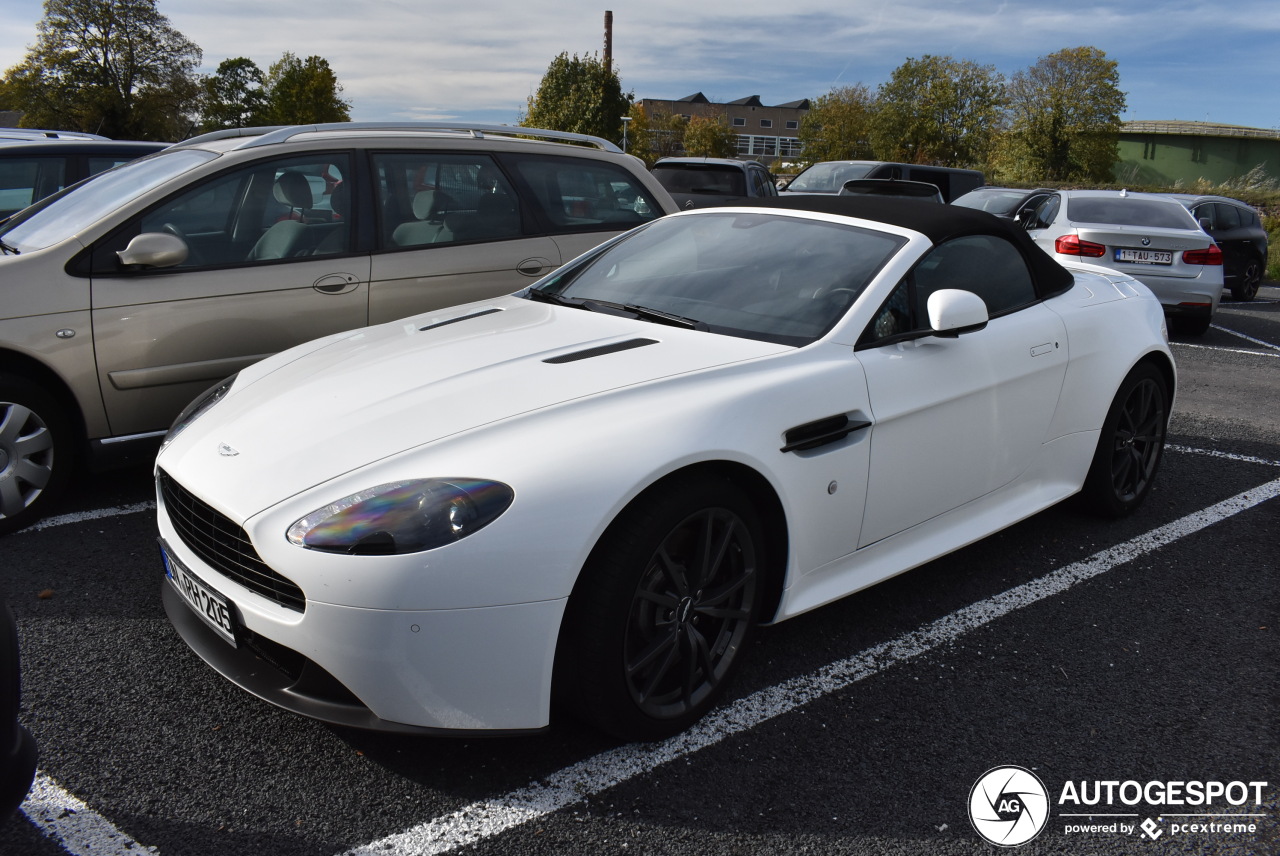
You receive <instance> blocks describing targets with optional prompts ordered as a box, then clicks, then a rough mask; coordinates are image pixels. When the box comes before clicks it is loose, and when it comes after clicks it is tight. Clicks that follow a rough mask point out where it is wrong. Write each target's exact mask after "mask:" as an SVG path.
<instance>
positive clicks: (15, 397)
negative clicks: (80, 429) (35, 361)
mask: <svg viewBox="0 0 1280 856" xmlns="http://www.w3.org/2000/svg"><path fill="white" fill-rule="evenodd" d="M71 448H72V444H71V437H70V425H69V423H68V421H67V419H66V417H65V416H64V415H63V412H62V408H61V407H59V406H58V404H57V402H56V401H55V400H54V399H53V398H52V397H51V396H49V395H48V394H46V393H45V392H44V391H43V390H42V389H40V388H39V387H38V386H36V385H35V384H33V383H31V382H30V381H27V380H25V379H24V378H20V377H16V376H13V375H6V374H0V535H3V534H5V533H8V532H13V531H15V530H17V529H21V528H22V527H24V526H28V525H30V524H32V523H34V522H35V521H37V520H39V519H40V518H41V517H43V516H44V514H45V513H46V511H47V509H48V508H49V507H50V506H51V505H52V504H53V502H54V500H55V499H56V498H57V495H58V494H59V493H60V492H61V490H62V488H63V486H65V485H66V482H67V479H68V477H69V476H70V471H71Z"/></svg>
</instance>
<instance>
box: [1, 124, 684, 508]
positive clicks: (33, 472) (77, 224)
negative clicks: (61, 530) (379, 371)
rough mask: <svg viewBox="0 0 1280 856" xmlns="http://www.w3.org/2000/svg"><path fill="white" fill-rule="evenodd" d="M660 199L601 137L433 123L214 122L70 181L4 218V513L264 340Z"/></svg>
mask: <svg viewBox="0 0 1280 856" xmlns="http://www.w3.org/2000/svg"><path fill="white" fill-rule="evenodd" d="M517 135H518V136H517ZM674 210H676V209H675V204H674V203H673V202H672V201H671V197H670V196H669V195H668V194H667V192H666V191H665V190H663V189H662V187H661V185H659V184H658V183H657V181H656V180H655V179H654V178H652V177H651V176H650V175H649V173H648V172H647V171H646V170H645V167H644V164H643V163H642V162H641V161H640V160H639V159H637V158H634V157H632V156H630V155H626V154H623V153H622V152H621V150H620V149H618V148H617V146H615V145H613V144H612V143H609V142H607V141H605V140H602V139H599V138H595V137H587V136H584V135H580V134H568V133H561V132H554V131H543V130H537V129H532V128H519V127H511V126H475V125H468V126H466V127H459V126H457V125H443V124H439V123H395V124H375V123H338V124H331V125H308V126H298V127H286V128H274V129H271V128H267V129H232V130H229V131H219V132H215V133H212V134H206V135H204V136H200V137H196V138H194V139H191V140H187V141H185V142H183V143H179V144H177V145H175V146H172V147H170V148H168V149H165V150H163V151H161V152H158V153H156V154H154V155H150V156H148V157H145V158H142V159H140V160H137V161H133V162H131V163H129V164H125V165H124V166H121V167H118V168H116V169H114V170H111V171H109V172H106V173H103V174H101V175H99V176H97V177H95V178H93V179H91V180H89V181H86V182H84V183H82V184H79V185H76V186H74V187H70V188H67V189H66V190H64V191H62V192H60V193H58V194H56V195H54V196H53V197H50V198H49V199H46V200H44V201H42V202H40V203H37V204H36V205H33V206H31V207H30V208H27V209H25V210H23V211H21V212H19V213H18V214H16V215H14V216H13V217H11V218H10V219H9V220H7V221H5V222H3V223H0V533H4V532H8V531H12V530H14V529H17V528H20V527H22V526H26V525H28V524H30V523H31V522H33V521H34V520H36V519H37V518H39V517H40V516H42V515H43V514H44V513H45V512H46V509H47V507H48V505H49V503H51V502H52V501H53V500H54V498H55V497H56V494H57V493H58V491H59V489H60V488H61V487H62V486H63V485H64V484H65V482H66V480H67V478H68V477H69V474H70V471H71V465H72V463H73V460H74V459H76V458H83V461H84V462H85V463H87V464H89V465H90V466H93V467H94V468H98V469H102V468H107V467H110V466H116V465H121V464H127V463H130V462H134V461H139V462H141V461H147V460H149V458H150V456H151V454H152V453H153V452H154V450H155V449H156V447H157V446H158V444H159V441H160V439H161V438H162V437H163V435H164V433H165V431H166V429H167V428H168V427H169V424H170V423H171V422H172V420H173V419H174V417H175V416H176V415H177V414H178V413H179V411H181V410H182V408H183V407H184V406H185V405H186V404H187V403H188V402H189V401H191V400H192V399H193V398H195V397H196V396H197V395H198V394H199V393H200V392H202V391H203V390H204V389H206V388H207V387H209V386H210V385H211V384H213V383H215V382H217V381H219V380H221V379H223V378H225V377H227V376H229V375H231V374H234V373H235V372H237V371H239V370H240V369H242V368H244V367H245V366H248V365H250V364H252V363H254V362H256V361H258V360H260V359H262V358H263V357H266V356H268V355H270V354H274V353H276V352H277V351H281V350H284V349H285V348H288V347H291V346H292V345H295V344H298V343H300V342H304V341H307V340H309V339H314V338H318V337H320V336H324V335H328V334H330V333H335V332H340V331H343V330H349V329H352V328H355V327H362V326H365V325H369V324H377V323H381V322H384V321H391V320H394V319H397V318H401V317H405V316H408V315H413V314H416V313H420V312H425V311H429V310H432V309H438V308H441V307H445V306H451V305H454V304H458V303H464V302H467V301H471V300H481V299H484V298H487V297H493V296H497V295H500V294H506V293H510V292H512V291H516V290H519V289H520V288H523V287H524V286H526V285H529V284H531V283H532V282H534V281H535V280H536V279H538V278H539V277H541V276H542V275H544V274H546V273H548V272H550V271H552V270H554V269H556V268H557V267H559V266H560V265H561V264H563V263H564V262H567V261H568V260H570V259H571V258H573V257H575V256H577V255H579V254H580V253H583V252H585V251H586V250H588V249H590V248H592V247H594V246H595V245H597V244H599V243H600V242H601V241H603V240H605V239H607V238H609V237H610V236H612V235H615V234H618V233H620V232H622V231H625V230H627V229H630V228H631V227H633V226H636V225H639V224H641V223H644V222H647V221H649V220H653V219H655V218H657V217H661V216H662V215H664V214H667V213H670V212H672V211H674ZM338 406H340V403H339V404H338Z"/></svg>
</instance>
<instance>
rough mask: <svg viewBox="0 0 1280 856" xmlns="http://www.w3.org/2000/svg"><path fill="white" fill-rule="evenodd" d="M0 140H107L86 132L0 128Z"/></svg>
mask: <svg viewBox="0 0 1280 856" xmlns="http://www.w3.org/2000/svg"><path fill="white" fill-rule="evenodd" d="M0 138H8V139H13V140H33V141H38V140H108V139H110V137H103V136H99V135H98V134H90V133H88V132H87V131H46V130H44V129H43V128H0Z"/></svg>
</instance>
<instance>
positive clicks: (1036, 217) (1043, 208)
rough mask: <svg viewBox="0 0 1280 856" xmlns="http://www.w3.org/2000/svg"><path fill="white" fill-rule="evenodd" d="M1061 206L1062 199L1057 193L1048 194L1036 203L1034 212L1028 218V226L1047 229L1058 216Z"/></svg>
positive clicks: (1029, 227)
mask: <svg viewBox="0 0 1280 856" xmlns="http://www.w3.org/2000/svg"><path fill="white" fill-rule="evenodd" d="M1061 207H1062V199H1061V197H1059V196H1058V195H1057V194H1056V193H1055V194H1054V195H1052V196H1046V197H1045V198H1044V199H1043V200H1041V201H1040V203H1039V204H1037V205H1036V207H1035V211H1034V213H1033V214H1032V215H1031V217H1029V218H1028V219H1027V222H1026V228H1028V229H1047V228H1048V227H1049V224H1050V223H1052V222H1053V219H1054V218H1055V217H1057V216H1058V209H1059V208H1061Z"/></svg>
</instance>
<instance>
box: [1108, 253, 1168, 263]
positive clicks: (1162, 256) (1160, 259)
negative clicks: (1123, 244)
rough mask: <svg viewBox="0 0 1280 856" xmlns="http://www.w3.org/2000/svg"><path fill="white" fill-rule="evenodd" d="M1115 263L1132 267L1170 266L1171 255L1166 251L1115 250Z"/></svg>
mask: <svg viewBox="0 0 1280 856" xmlns="http://www.w3.org/2000/svg"><path fill="white" fill-rule="evenodd" d="M1116 261H1118V262H1128V263H1129V264H1134V265H1171V264H1173V253H1171V252H1169V251H1168V250H1124V249H1121V250H1116Z"/></svg>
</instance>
